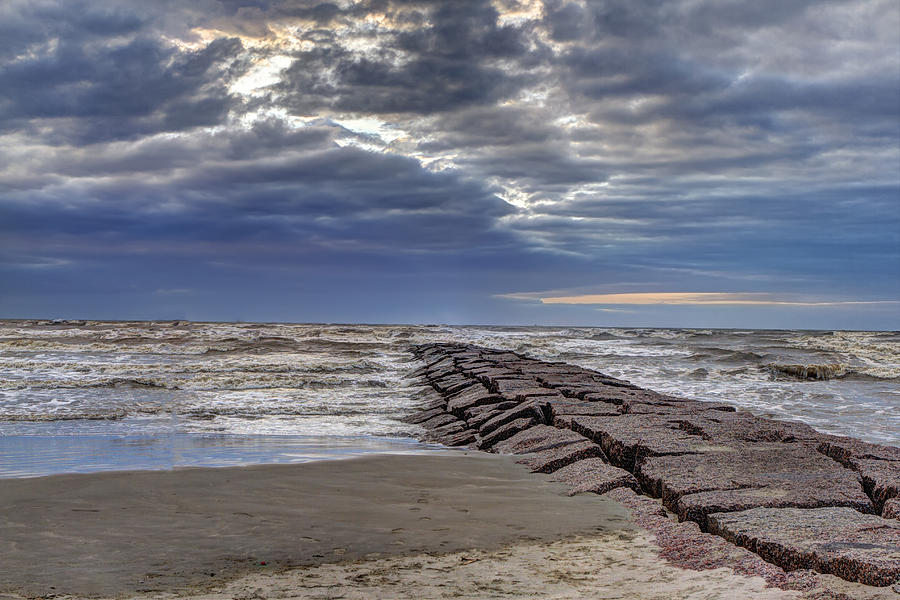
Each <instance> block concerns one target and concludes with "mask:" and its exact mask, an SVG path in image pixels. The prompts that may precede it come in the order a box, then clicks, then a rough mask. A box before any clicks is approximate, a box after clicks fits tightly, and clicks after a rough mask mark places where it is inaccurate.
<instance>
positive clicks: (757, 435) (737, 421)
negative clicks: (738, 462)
mask: <svg viewBox="0 0 900 600" xmlns="http://www.w3.org/2000/svg"><path fill="white" fill-rule="evenodd" d="M684 421H685V425H689V426H690V427H691V428H692V429H693V430H695V431H697V433H698V434H699V435H702V436H703V437H704V438H706V439H708V440H712V441H724V442H732V441H741V442H786V443H791V442H816V441H818V439H819V437H820V436H821V434H820V433H819V432H817V431H816V430H815V429H813V428H812V427H810V426H809V425H806V424H805V423H799V422H793V421H777V420H774V419H764V418H762V417H757V416H754V415H751V414H750V413H746V412H735V413H730V412H728V413H722V412H717V411H703V412H701V413H698V414H694V415H687V416H685V417H684Z"/></svg>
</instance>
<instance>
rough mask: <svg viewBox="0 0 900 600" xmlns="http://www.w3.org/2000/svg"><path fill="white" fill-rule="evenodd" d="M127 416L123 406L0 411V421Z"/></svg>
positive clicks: (39, 420)
mask: <svg viewBox="0 0 900 600" xmlns="http://www.w3.org/2000/svg"><path fill="white" fill-rule="evenodd" d="M127 416H128V412H127V411H126V410H125V409H124V408H113V409H107V410H103V409H98V410H93V411H81V412H76V411H72V412H65V411H54V412H43V413H42V412H33V413H27V414H23V413H11V414H3V413H0V421H18V422H32V423H42V422H50V421H118V420H120V419H124V418H125V417H127Z"/></svg>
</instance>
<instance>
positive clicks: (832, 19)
mask: <svg viewBox="0 0 900 600" xmlns="http://www.w3.org/2000/svg"><path fill="white" fill-rule="evenodd" d="M0 317H4V318H54V317H60V318H106V319H193V320H229V321H230V320H250V321H290V322H366V323H453V324H465V323H470V324H521V325H533V324H538V325H596V326H668V327H736V328H806V329H889V330H896V329H900V5H898V3H897V2H896V1H895V0H850V1H828V0H814V1H813V0H810V1H805V0H794V1H791V2H784V1H783V0H757V1H754V2H746V1H743V0H665V1H662V0H646V1H634V0H584V1H582V0H545V1H541V0H458V1H452V2H451V1H439V0H361V1H351V0H345V1H334V2H321V1H319V0H309V1H306V0H290V1H289V0H197V1H192V2H183V1H181V0H156V1H154V2H145V1H137V0H135V1H126V0H116V1H110V0H85V1H82V0H3V2H0Z"/></svg>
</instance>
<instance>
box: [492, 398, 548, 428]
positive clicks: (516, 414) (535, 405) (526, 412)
mask: <svg viewBox="0 0 900 600" xmlns="http://www.w3.org/2000/svg"><path fill="white" fill-rule="evenodd" d="M522 418H527V419H534V422H535V423H540V422H541V421H542V420H543V418H544V412H543V410H541V404H540V403H539V402H537V401H534V400H529V401H528V402H523V403H521V404H519V405H518V406H516V407H515V408H510V409H508V410H504V411H503V412H501V413H500V414H499V415H496V416H494V417H491V418H490V419H489V420H487V421H485V422H484V423H483V424H482V425H481V426H480V427H479V428H478V433H480V434H481V435H482V437H483V436H486V435H488V434H490V433H491V432H492V431H494V430H496V429H498V428H499V427H501V426H503V425H506V424H507V423H509V422H511V421H515V420H516V419H522Z"/></svg>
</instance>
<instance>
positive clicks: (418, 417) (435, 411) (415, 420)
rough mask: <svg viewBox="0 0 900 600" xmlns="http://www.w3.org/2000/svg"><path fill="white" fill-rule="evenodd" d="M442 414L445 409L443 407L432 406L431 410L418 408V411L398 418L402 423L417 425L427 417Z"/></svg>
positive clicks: (444, 412)
mask: <svg viewBox="0 0 900 600" xmlns="http://www.w3.org/2000/svg"><path fill="white" fill-rule="evenodd" d="M443 414H446V411H445V410H444V409H443V407H441V408H432V409H431V410H420V411H418V412H414V413H413V414H411V415H408V416H406V417H403V418H402V419H400V420H401V421H403V422H404V423H410V424H412V425H418V424H419V423H424V422H425V421H427V420H428V419H431V418H432V417H436V416H438V415H443Z"/></svg>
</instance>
